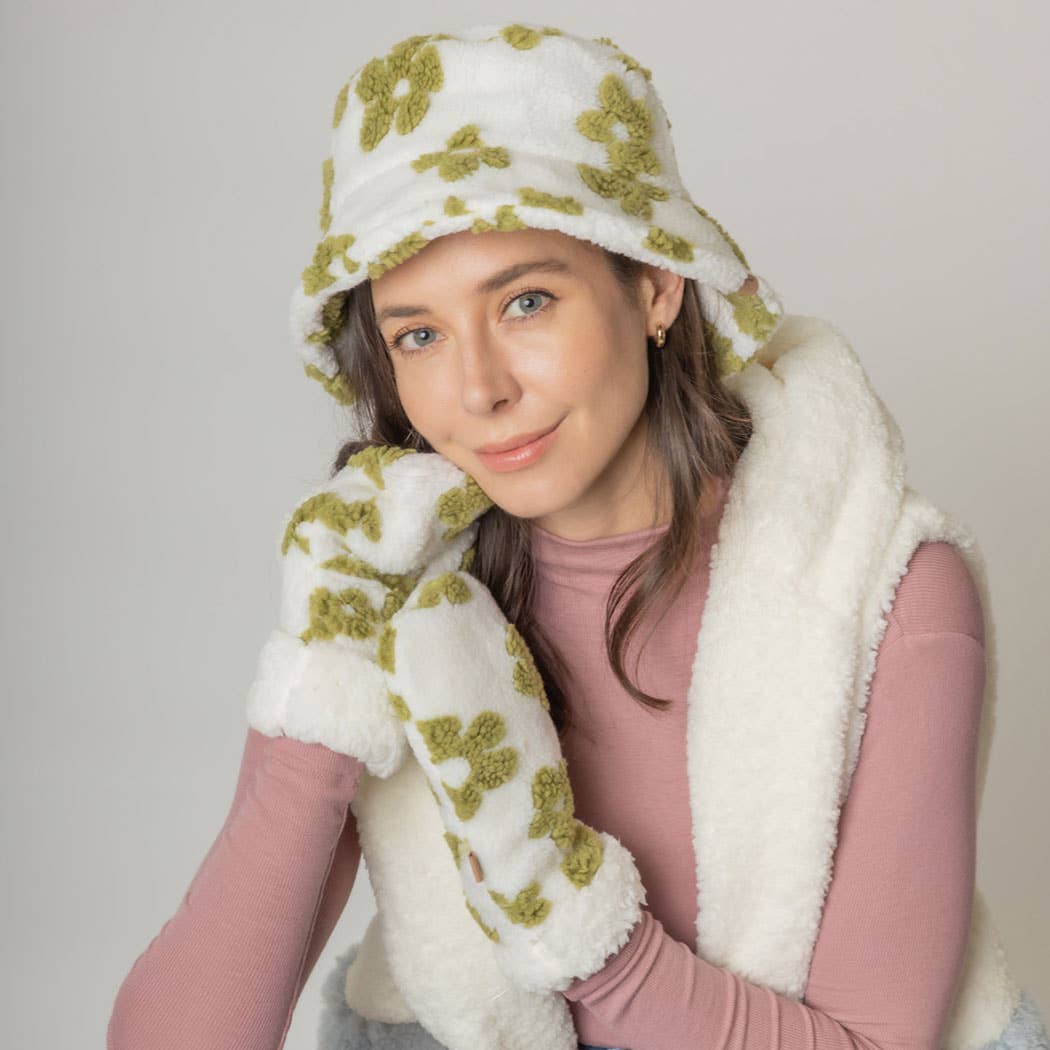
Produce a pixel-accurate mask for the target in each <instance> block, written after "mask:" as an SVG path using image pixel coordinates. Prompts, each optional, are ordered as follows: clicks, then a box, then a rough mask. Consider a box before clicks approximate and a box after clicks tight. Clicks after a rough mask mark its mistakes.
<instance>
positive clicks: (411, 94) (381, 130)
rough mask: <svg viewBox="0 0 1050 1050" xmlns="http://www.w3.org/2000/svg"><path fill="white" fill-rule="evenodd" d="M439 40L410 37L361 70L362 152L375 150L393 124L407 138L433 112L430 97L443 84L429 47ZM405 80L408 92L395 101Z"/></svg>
mask: <svg viewBox="0 0 1050 1050" xmlns="http://www.w3.org/2000/svg"><path fill="white" fill-rule="evenodd" d="M440 39H444V35H443V34H435V35H432V36H410V37H408V38H407V39H405V40H402V41H400V43H397V44H395V45H394V46H393V48H392V49H391V51H390V54H389V55H387V56H386V58H373V59H372V61H371V62H369V63H368V64H367V65H366V66H365V67H364V69H362V70H361V75H360V76H359V77H358V78H357V83H356V84H355V86H354V91H355V92H356V94H357V97H358V98H359V99H360V100H361V101H362V102H363V103H364V104H365V112H364V116H363V117H362V120H361V131H360V143H361V149H363V150H365V151H366V152H368V151H371V150H374V149H375V148H376V146H378V145H379V143H380V142H381V141H382V140H383V138H384V137H385V136H386V134H387V132H388V131H390V126H391V124H393V126H394V129H395V130H396V131H397V133H398V134H399V135H407V134H408V133H409V132H410V131H414V130H415V129H416V128H417V127H418V126H419V122H420V121H421V120H422V119H423V118H424V117H425V116H426V114H427V110H428V109H429V108H430V96H431V95H432V94H433V93H434V92H435V91H438V90H439V89H440V88H441V87H442V86H443V84H444V73H443V71H442V68H441V56H440V55H439V54H438V50H437V48H436V47H434V45H433V44H432V43H430V41H431V40H440ZM402 80H407V81H408V86H409V87H408V91H407V93H406V94H404V95H402V96H400V97H399V98H397V99H395V98H394V91H395V89H396V88H397V86H398V84H400V82H401V81H402ZM339 116H340V117H341V116H342V114H341V113H340V114H339Z"/></svg>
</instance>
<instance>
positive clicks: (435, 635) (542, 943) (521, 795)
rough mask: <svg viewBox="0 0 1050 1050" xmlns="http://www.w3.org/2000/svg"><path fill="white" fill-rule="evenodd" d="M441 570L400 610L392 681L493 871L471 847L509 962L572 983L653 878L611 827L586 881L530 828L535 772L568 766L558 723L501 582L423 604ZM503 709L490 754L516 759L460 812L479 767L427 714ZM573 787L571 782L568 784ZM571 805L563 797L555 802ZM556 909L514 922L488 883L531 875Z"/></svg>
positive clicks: (495, 885)
mask: <svg viewBox="0 0 1050 1050" xmlns="http://www.w3.org/2000/svg"><path fill="white" fill-rule="evenodd" d="M436 575H437V574H435V573H430V572H428V573H427V574H425V575H424V577H423V578H421V579H420V581H419V583H418V584H417V585H416V588H415V590H414V591H413V592H412V594H410V595H409V597H408V600H407V601H406V602H405V604H404V606H403V607H402V608H401V609H400V610H398V612H397V613H396V614H395V615H394V616H393V618H392V619H391V627H393V628H394V630H395V631H396V637H395V641H394V665H395V666H394V672H393V673H392V674H391V675H390V676H389V677H390V689H391V691H392V692H394V693H397V694H398V696H400V697H401V698H402V699H403V700H404V701H405V703H406V704H407V705H408V708H409V710H410V712H411V716H412V717H411V720H410V721H409V722H407V723H406V724H405V730H406V735H407V737H408V743H409V746H410V747H411V748H412V751H413V753H414V755H415V758H416V760H417V761H418V762H419V764H420V766H421V767H422V768H423V770H424V771H425V773H426V775H427V777H428V779H429V781H430V783H431V786H432V787H433V789H434V791H435V792H436V794H437V796H438V798H439V800H440V811H441V816H442V820H443V821H444V823H445V826H446V827H447V828H448V829H449V831H451V832H452V833H453V834H455V835H456V836H458V837H459V838H463V839H466V840H467V842H468V844H469V845H468V848H469V850H472V851H473V853H474V854H475V856H476V857H477V859H478V861H479V862H480V865H481V869H482V872H483V878H482V881H480V882H478V881H477V880H476V879H475V877H474V874H473V869H472V867H471V865H470V863H469V860H468V858H467V856H466V851H464V856H463V859H462V862H461V871H460V875H461V878H462V881H463V885H464V890H465V893H466V896H467V898H468V899H469V900H470V902H471V904H473V905H474V906H475V907H476V908H477V909H478V912H479V913H480V915H481V917H482V919H483V921H484V922H485V923H486V925H488V926H490V927H493V928H494V929H496V930H497V932H498V933H499V937H500V941H499V945H498V947H497V951H496V957H497V961H498V962H499V964H500V965H501V966H502V967H503V968H504V970H505V972H507V973H508V974H510V975H512V976H513V977H514V979H515V980H516V981H517V983H519V984H520V985H521V986H522V987H524V988H528V989H531V990H536V991H539V990H543V989H553V990H561V989H563V988H565V987H566V986H567V985H568V984H569V983H570V982H571V981H572V980H573V978H575V977H587V976H590V974H591V973H593V972H594V971H596V970H598V969H599V968H600V967H601V965H602V963H603V962H604V960H605V959H606V958H607V957H608V956H609V955H611V954H612V953H613V952H615V951H616V950H617V949H618V948H619V947H621V946H622V945H623V943H624V942H625V941H626V939H627V936H628V934H629V932H630V929H631V927H632V926H633V925H634V924H635V923H636V922H637V921H638V919H639V918H640V917H641V904H642V903H643V902H644V901H645V889H644V887H643V885H642V882H641V878H640V876H639V874H638V871H637V868H636V866H635V864H634V858H633V857H632V856H631V854H630V852H629V851H628V850H627V849H626V848H625V847H624V846H623V845H622V844H621V843H620V842H619V841H617V840H616V839H615V838H613V837H612V836H611V835H609V834H607V833H599V835H598V837H599V839H600V841H601V844H602V860H601V863H600V865H599V867H598V870H597V872H596V874H595V877H594V878H593V879H592V881H591V882H590V883H589V884H587V885H585V886H582V887H581V886H577V885H576V884H575V883H574V882H572V881H571V880H570V879H569V877H568V876H567V875H566V874H565V872H564V871H563V870H562V863H563V861H564V860H565V853H564V852H563V850H562V849H561V848H560V847H559V846H558V844H557V843H556V842H555V841H554V839H553V838H552V837H551V835H550V833H549V830H542V831H541V832H540V833H539V834H537V835H536V836H535V837H532V838H530V837H529V829H530V824H531V823H532V821H533V820H534V818H535V817H536V816H537V811H536V807H535V804H534V799H533V780H534V777H535V775H536V773H537V772H538V771H539V770H540V769H541V768H544V767H546V768H547V769H551V770H554V771H558V770H559V768H560V763H561V762H562V760H563V756H562V751H561V745H560V742H559V740H558V734H557V731H556V729H555V726H554V723H553V722H552V721H551V718H550V715H549V714H548V712H547V710H546V709H545V708H544V707H543V705H542V703H541V701H540V699H539V698H538V697H535V696H528V695H525V694H523V693H522V692H520V691H519V690H518V689H517V688H516V687H515V685H514V668H515V664H516V663H517V659H518V658H517V657H516V656H515V655H513V654H512V653H510V652H508V651H507V627H508V621H507V619H506V617H505V616H504V614H503V612H502V610H501V609H500V607H499V605H498V604H497V603H496V600H495V599H494V598H493V596H492V594H491V593H490V592H489V591H488V590H487V588H485V587H484V585H483V584H481V583H480V581H478V580H477V579H475V578H474V577H473V576H470V575H469V574H467V573H463V572H460V573H456V574H455V578H456V579H458V580H459V581H460V583H461V584H463V585H464V586H465V587H466V588H467V589H468V590H469V592H470V599H469V600H467V601H463V602H450V601H448V600H447V599H446V598H444V597H442V598H441V600H440V601H439V602H438V604H436V605H433V606H420V605H419V604H418V601H417V599H418V597H419V596H420V593H421V591H422V589H423V588H424V587H426V586H427V585H428V583H429V582H430V581H431V580H433V579H434V578H435V576H436ZM491 714H496V715H498V716H499V717H500V719H502V723H503V725H504V727H505V730H506V731H505V735H503V736H502V737H501V738H500V739H499V740H498V741H497V742H496V744H495V745H494V747H493V749H492V751H490V752H488V753H489V754H496V753H498V752H500V751H502V750H504V749H512V751H513V752H514V753H516V769H515V772H514V774H513V776H511V777H510V779H509V780H507V781H506V782H505V783H503V784H500V785H499V786H497V787H495V788H492V789H490V790H484V789H483V790H482V793H481V802H480V804H479V806H478V808H477V811H476V812H475V813H474V815H473V816H470V817H469V818H468V819H467V820H462V819H461V818H460V817H459V816H458V814H457V813H456V810H455V806H454V805H453V803H452V800H451V799H450V798H449V795H448V792H447V790H446V786H447V787H449V788H453V789H456V788H460V787H461V786H462V785H463V783H464V781H465V780H466V778H467V777H468V775H469V773H470V764H469V762H468V760H467V759H466V758H461V757H453V758H450V759H447V760H445V761H442V762H440V763H435V762H434V760H433V759H432V758H431V756H430V752H429V748H428V746H427V743H426V740H425V738H424V736H423V734H422V733H421V732H420V729H419V724H420V723H421V722H424V721H426V720H429V719H434V718H442V717H447V716H452V717H455V718H457V719H459V723H460V725H459V727H458V733H459V734H460V735H461V736H462V737H463V738H464V740H465V741H469V738H470V736H471V731H472V724H473V723H474V721H475V719H477V718H479V716H485V715H491ZM569 792H570V797H571V787H570V788H569ZM557 810H558V811H559V812H560V811H561V810H562V805H561V804H560V803H559V804H558V805H557ZM534 882H535V883H538V884H539V894H538V896H539V898H541V899H543V900H546V901H549V902H550V904H551V908H550V912H549V914H548V915H547V916H546V918H544V919H543V920H542V921H541V922H539V923H538V924H537V925H535V926H531V927H530V926H526V925H523V924H520V923H514V922H512V921H511V920H510V919H509V918H508V917H507V915H506V914H505V913H504V911H503V909H502V908H500V907H499V906H498V905H497V904H496V902H495V901H494V900H493V899H492V897H491V896H490V891H491V892H495V893H499V894H502V895H503V896H505V897H507V898H510V899H514V898H515V897H516V896H517V895H518V894H519V893H520V892H521V891H522V890H524V889H526V887H528V886H530V885H531V884H532V883H534Z"/></svg>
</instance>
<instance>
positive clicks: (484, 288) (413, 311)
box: [376, 259, 572, 325]
mask: <svg viewBox="0 0 1050 1050" xmlns="http://www.w3.org/2000/svg"><path fill="white" fill-rule="evenodd" d="M537 270H539V271H542V272H544V273H563V274H571V273H572V268H571V267H570V266H569V264H568V263H566V262H564V261H562V260H561V259H534V260H531V261H530V260H526V261H525V262H520V263H515V264H514V265H513V266H508V267H506V268H505V269H502V270H499V271H497V272H496V273H494V274H492V276H491V277H486V278H485V280H483V281H481V282H479V283H478V285H477V286H476V287H475V289H474V294H475V295H487V294H489V293H490V292H495V291H497V290H498V289H500V288H502V287H503V286H504V285H506V284H510V282H511V281H513V280H516V279H517V278H518V277H522V276H524V275H525V274H527V273H532V272H533V271H537ZM427 313H430V308H429V307H427V306H385V307H384V308H383V309H382V310H380V312H379V313H378V314H377V315H376V324H377V325H380V324H382V323H383V322H384V321H386V320H389V319H390V318H391V317H415V316H417V315H419V314H427Z"/></svg>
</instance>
